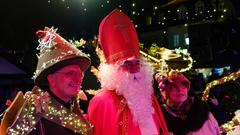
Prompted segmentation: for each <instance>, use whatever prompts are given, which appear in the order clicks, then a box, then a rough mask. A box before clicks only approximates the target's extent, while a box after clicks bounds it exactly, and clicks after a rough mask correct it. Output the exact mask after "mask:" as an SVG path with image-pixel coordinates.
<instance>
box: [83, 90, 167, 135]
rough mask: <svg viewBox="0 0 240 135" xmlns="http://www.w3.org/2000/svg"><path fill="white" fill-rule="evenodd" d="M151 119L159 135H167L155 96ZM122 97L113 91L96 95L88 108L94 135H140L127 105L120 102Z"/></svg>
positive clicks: (104, 91) (105, 91)
mask: <svg viewBox="0 0 240 135" xmlns="http://www.w3.org/2000/svg"><path fill="white" fill-rule="evenodd" d="M152 97H153V104H152V105H153V108H154V110H155V112H154V114H153V119H154V121H155V124H156V127H157V129H158V131H159V135H162V134H164V133H168V130H167V126H166V123H165V120H164V118H163V114H162V111H161V110H160V107H159V105H158V102H157V100H156V97H155V96H152ZM122 99H123V97H122V96H119V95H117V94H116V92H115V91H113V90H103V91H101V92H100V93H98V94H97V95H96V96H95V97H94V98H93V99H92V100H91V101H90V104H89V106H88V119H89V121H90V123H91V124H92V125H93V126H94V135H126V134H127V135H141V132H140V129H139V127H138V125H136V124H135V125H134V124H133V118H132V115H131V112H130V109H129V108H128V106H127V103H124V102H121V101H123V100H122Z"/></svg>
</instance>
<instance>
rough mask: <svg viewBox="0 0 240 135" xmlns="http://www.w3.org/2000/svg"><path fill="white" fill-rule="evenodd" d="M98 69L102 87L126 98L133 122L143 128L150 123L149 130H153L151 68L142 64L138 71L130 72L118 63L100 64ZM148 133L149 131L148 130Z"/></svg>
mask: <svg viewBox="0 0 240 135" xmlns="http://www.w3.org/2000/svg"><path fill="white" fill-rule="evenodd" d="M99 71H100V72H99V79H100V82H101V85H102V87H103V89H107V90H116V93H117V94H118V95H122V96H123V97H124V98H125V99H126V101H127V104H128V107H129V109H130V111H131V114H132V116H133V121H134V123H135V124H139V126H140V127H145V128H150V127H149V126H150V125H151V126H153V127H151V129H150V130H154V132H155V131H156V126H154V125H153V124H154V122H153V119H152V114H153V113H154V110H153V108H152V94H153V87H152V80H153V77H152V76H153V70H152V68H150V67H148V66H147V65H143V66H142V67H141V69H140V72H138V73H132V74H131V73H128V72H125V71H122V70H119V66H118V65H109V64H101V65H100V67H99ZM149 121H150V123H149ZM154 127H155V128H154ZM153 128H154V129H153ZM147 130H149V129H147ZM148 133H150V132H149V131H148ZM151 133H152V132H151Z"/></svg>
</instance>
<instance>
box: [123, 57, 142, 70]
mask: <svg viewBox="0 0 240 135" xmlns="http://www.w3.org/2000/svg"><path fill="white" fill-rule="evenodd" d="M140 67H141V64H140V60H139V59H132V60H126V61H125V62H124V63H123V65H122V66H121V69H122V70H123V71H126V72H129V73H137V72H139V71H140Z"/></svg>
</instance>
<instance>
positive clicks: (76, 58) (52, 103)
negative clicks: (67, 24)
mask: <svg viewBox="0 0 240 135" xmlns="http://www.w3.org/2000/svg"><path fill="white" fill-rule="evenodd" d="M37 36H38V37H39V38H40V39H39V43H40V44H39V46H38V48H37V49H38V50H40V54H39V56H38V64H37V69H36V72H35V75H34V80H35V84H36V85H35V86H34V88H33V89H32V91H29V92H27V93H26V94H25V95H23V94H22V92H19V93H18V96H17V97H16V98H15V100H14V102H13V103H12V105H11V106H10V107H9V108H8V109H7V110H6V113H5V115H4V117H3V120H2V123H1V128H0V130H1V135H4V134H7V135H25V134H30V135H53V134H58V135H68V134H69V135H70V134H71V135H72V134H81V135H87V134H90V133H91V128H92V126H91V125H90V124H89V123H88V122H87V121H86V120H85V119H84V118H83V116H82V113H81V110H80V107H79V104H78V98H77V94H76V95H75V96H74V97H72V98H71V97H70V98H71V100H70V101H69V102H65V101H63V99H62V98H60V97H59V96H58V95H57V94H55V93H54V92H52V90H51V88H50V86H51V84H50V82H49V80H48V77H49V75H50V74H54V73H55V72H56V73H57V71H61V70H62V69H68V66H69V65H70V67H74V68H77V69H79V70H80V71H82V72H84V71H85V70H86V69H87V68H88V67H89V65H90V59H89V58H88V57H87V56H86V54H84V53H82V52H81V51H79V50H78V49H77V48H76V47H75V46H74V45H72V44H70V43H69V42H67V41H66V40H65V39H63V38H62V37H61V36H60V35H58V34H57V33H56V30H55V29H53V28H47V27H46V28H45V29H44V30H43V31H41V30H40V31H38V32H37ZM72 65H73V66H72ZM79 74H80V73H79ZM82 75H83V74H82ZM79 76H80V75H79ZM62 79H63V81H64V79H65V78H62ZM73 81H74V80H73ZM78 85H79V87H80V85H81V84H80V83H78ZM76 87H78V86H76ZM66 91H68V90H66ZM63 93H64V92H63Z"/></svg>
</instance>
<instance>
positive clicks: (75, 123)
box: [9, 88, 92, 135]
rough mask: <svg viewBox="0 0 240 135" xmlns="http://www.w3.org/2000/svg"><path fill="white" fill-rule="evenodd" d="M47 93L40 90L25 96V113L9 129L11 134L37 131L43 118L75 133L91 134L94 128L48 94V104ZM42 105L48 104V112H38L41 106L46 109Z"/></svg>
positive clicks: (16, 134)
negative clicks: (37, 126) (36, 126)
mask: <svg viewBox="0 0 240 135" xmlns="http://www.w3.org/2000/svg"><path fill="white" fill-rule="evenodd" d="M46 93H47V92H44V91H42V90H41V89H40V88H38V89H35V91H33V92H28V93H26V94H25V99H26V100H27V101H28V102H25V104H24V108H23V111H22V112H21V113H20V115H19V116H18V118H17V121H16V122H15V124H14V125H13V126H11V128H10V129H9V134H11V135H20V134H25V133H29V132H31V131H32V130H34V129H35V128H34V127H35V125H36V124H37V122H38V121H39V120H40V119H41V117H44V118H46V119H48V120H50V121H52V122H54V123H58V124H60V125H62V126H63V127H66V128H68V129H71V130H73V131H74V132H77V133H80V134H83V135H86V134H88V133H89V131H90V129H91V128H92V126H90V127H87V125H86V123H85V122H83V119H82V118H81V117H80V116H79V115H77V114H75V113H73V112H71V111H70V110H69V109H67V108H65V107H64V106H62V105H61V104H60V103H58V102H57V101H56V100H55V99H54V98H52V97H50V96H49V94H48V93H47V95H48V96H47V97H46V98H49V101H48V102H46V100H45V98H43V96H44V95H46ZM37 100H39V102H40V104H36V101H37ZM42 103H47V104H46V105H47V108H48V109H47V110H48V111H46V110H41V111H40V112H36V109H37V108H38V107H39V106H38V105H40V109H41V108H43V107H44V106H43V104H42Z"/></svg>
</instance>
